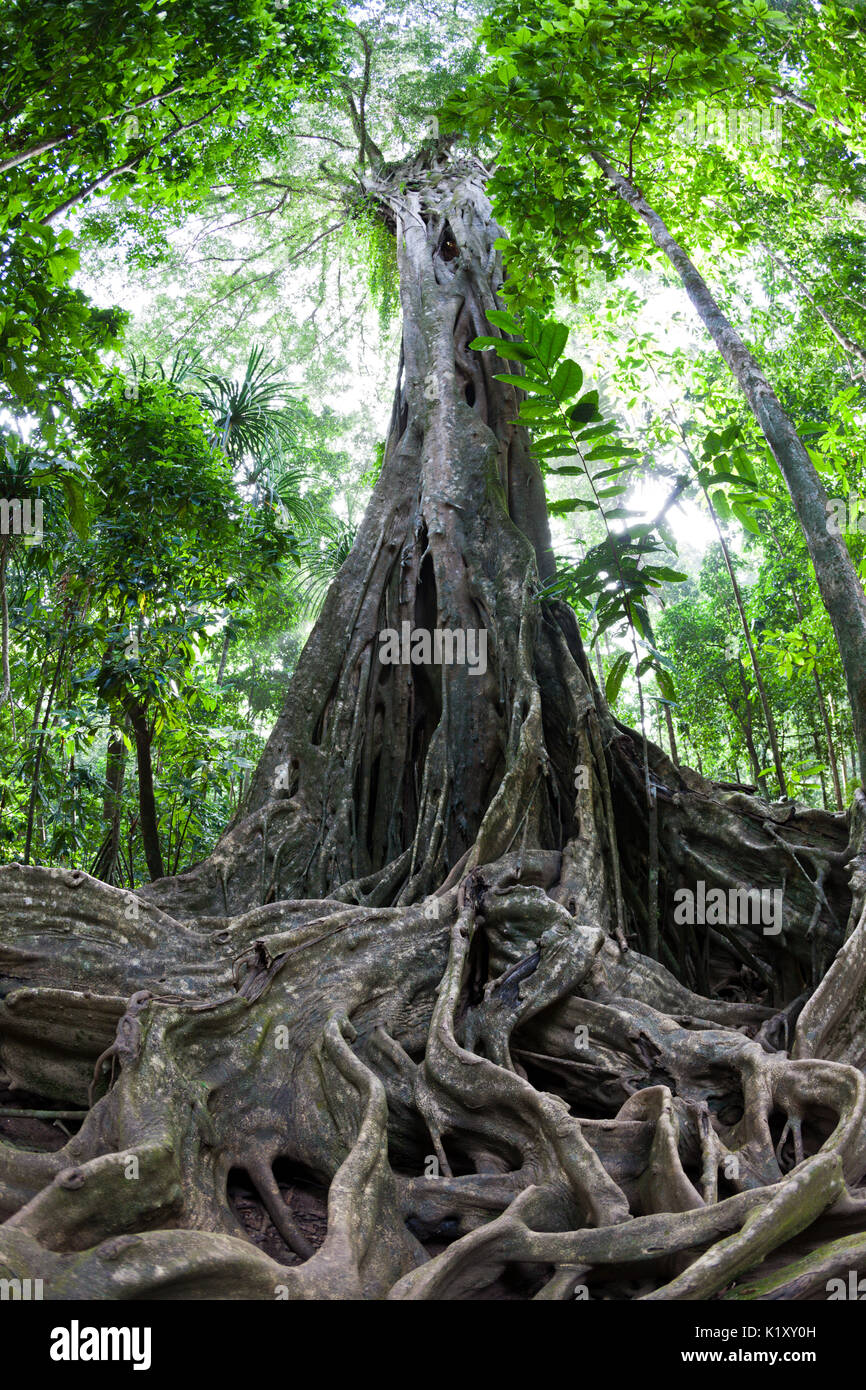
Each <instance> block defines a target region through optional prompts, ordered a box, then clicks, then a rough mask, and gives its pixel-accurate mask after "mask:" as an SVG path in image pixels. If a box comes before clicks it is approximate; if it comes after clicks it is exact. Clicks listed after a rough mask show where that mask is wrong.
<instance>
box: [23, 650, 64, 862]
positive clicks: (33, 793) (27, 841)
mask: <svg viewBox="0 0 866 1390" xmlns="http://www.w3.org/2000/svg"><path fill="white" fill-rule="evenodd" d="M65 658H66V635H65V634H64V637H63V641H62V642H61V644H60V651H59V653H58V656H57V662H56V664H55V667H54V676H53V678H52V681H51V688H50V690H49V691H48V699H47V701H46V705H45V713H44V715H43V716H42V727H41V729H40V731H39V741H38V743H37V745H36V760H35V763H34V766H33V780H32V782H31V785H30V797H29V799H28V802H27V828H26V831H25V835H24V863H25V864H29V863H30V850H31V846H32V844H33V823H34V817H35V814H36V805H37V798H38V796H39V778H40V775H41V773H42V755H43V753H44V751H45V738H46V731H47V729H48V721H49V719H50V718H51V707H52V705H53V704H54V696H55V693H56V691H57V685H58V682H59V680H60V675H61V672H62V670H63V662H64V660H65Z"/></svg>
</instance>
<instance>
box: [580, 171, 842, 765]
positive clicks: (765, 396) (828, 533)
mask: <svg viewBox="0 0 866 1390" xmlns="http://www.w3.org/2000/svg"><path fill="white" fill-rule="evenodd" d="M591 153H592V158H593V159H594V160H595V162H596V164H597V165H598V167H599V168H600V169H601V170H602V172H603V173H604V174H605V176H606V177H607V178H608V179H609V181H610V182H611V184H612V185H613V187H614V188H615V189H616V191H617V193H618V194H619V196H620V198H621V199H622V200H623V202H625V203H626V204H627V205H628V206H629V207H631V208H633V210H634V211H635V212H636V213H637V215H638V216H639V217H640V218H641V219H642V220H643V221H644V222H645V224H646V226H647V227H648V229H649V232H650V235H651V236H652V239H653V241H654V242H655V244H656V246H657V247H658V248H659V250H660V251H662V252H663V254H664V255H665V256H666V257H667V258H668V260H669V261H670V263H671V265H672V266H673V267H674V269H675V270H676V271H677V274H678V275H679V276H680V279H681V280H682V283H683V287H684V289H685V291H686V293H687V294H688V296H689V298H690V300H691V301H692V304H693V305H694V307H695V309H696V310H697V312H698V314H699V315H700V318H701V320H702V322H703V323H704V325H705V327H706V328H707V330H708V332H709V333H710V335H711V336H712V338H713V341H714V342H715V344H716V346H717V347H718V349H719V352H720V353H721V355H722V357H723V358H724V359H725V361H726V362H727V364H728V366H729V367H730V369H731V371H732V372H733V374H734V376H735V378H736V380H737V382H738V383H739V385H740V387H741V389H742V391H743V393H744V395H745V397H746V400H747V401H748V403H749V406H750V408H751V410H752V411H753V413H754V415H755V418H756V420H757V421H758V424H759V425H760V427H761V429H762V431H763V433H764V437H765V438H766V440H767V444H768V445H769V448H770V450H771V452H772V454H773V457H774V458H775V460H776V462H777V463H778V465H779V468H780V470H781V472H782V476H783V477H784V479H785V481H786V483H787V484H788V489H789V491H790V493H791V498H792V500H793V503H794V509H795V511H796V513H797V516H798V518H799V521H800V525H801V526H802V528H803V535H804V536H805V538H806V544H807V546H808V548H809V554H810V555H811V557H812V563H813V565H814V567H815V578H816V579H817V582H818V588H819V590H820V593H821V598H822V600H823V602H824V606H825V608H826V609H827V612H828V614H829V616H830V621H831V623H832V625H833V631H834V633H835V635H836V641H837V643H838V646H839V652H840V654H841V658H842V666H843V669H844V671H845V679H846V681H847V685H848V697H849V700H850V702H851V712H852V717H853V720H854V731H855V742H856V745H857V753H858V759H859V764H860V772H861V778H863V777H866V595H864V593H863V588H862V585H861V583H860V580H859V578H858V575H857V571H856V569H855V567H854V565H853V563H852V560H851V557H850V555H849V554H848V550H847V548H846V546H845V542H844V539H843V538H842V536H841V535H840V534H839V533H838V528H834V525H833V523H832V522H831V519H830V510H831V509H830V505H829V498H828V496H827V493H826V491H825V489H824V485H823V483H822V482H821V479H820V478H819V476H818V473H817V470H816V468H815V465H814V464H813V462H812V460H811V458H810V457H809V454H808V451H807V450H806V447H805V445H804V444H803V442H802V440H801V439H800V438H799V436H798V434H797V432H796V430H795V429H794V426H793V424H792V423H791V420H790V418H789V417H788V415H787V414H786V413H785V411H784V410H783V408H782V406H781V404H780V403H779V401H778V399H777V397H776V395H775V393H774V391H773V389H772V387H771V386H770V383H769V382H768V381H767V378H766V376H765V375H764V373H763V371H762V370H761V367H760V365H759V364H758V362H757V361H756V359H755V358H754V357H753V355H752V354H751V353H750V352H749V350H748V348H747V347H746V345H745V343H744V342H743V340H742V338H741V337H740V335H739V333H738V332H737V330H736V329H735V328H734V326H733V325H732V324H731V323H730V322H729V320H728V319H727V318H726V317H725V315H724V314H723V313H722V311H721V309H720V308H719V305H718V304H717V302H716V300H715V299H714V298H713V295H712V294H711V293H710V290H709V288H708V286H707V284H706V281H705V280H704V279H703V277H702V276H701V275H700V273H699V272H698V270H697V269H696V267H695V266H694V265H693V263H692V261H691V260H690V259H689V257H688V255H687V254H686V252H685V251H684V250H683V248H682V247H681V246H680V245H679V244H678V243H677V242H676V241H675V240H674V238H673V237H672V236H671V233H670V232H669V230H668V228H667V227H666V226H665V224H664V222H663V221H662V219H661V218H660V217H659V215H658V213H656V212H655V211H654V210H653V209H652V208H651V207H650V206H649V204H648V203H647V201H646V199H645V198H644V197H643V195H642V194H641V193H640V192H639V190H638V189H637V188H635V186H634V185H633V184H632V183H630V182H629V180H628V179H626V178H624V177H623V175H622V174H620V173H618V172H617V170H616V169H614V168H613V167H612V166H611V165H610V164H609V163H608V161H607V160H606V159H605V158H604V156H603V155H601V154H599V153H598V152H597V151H592V152H591Z"/></svg>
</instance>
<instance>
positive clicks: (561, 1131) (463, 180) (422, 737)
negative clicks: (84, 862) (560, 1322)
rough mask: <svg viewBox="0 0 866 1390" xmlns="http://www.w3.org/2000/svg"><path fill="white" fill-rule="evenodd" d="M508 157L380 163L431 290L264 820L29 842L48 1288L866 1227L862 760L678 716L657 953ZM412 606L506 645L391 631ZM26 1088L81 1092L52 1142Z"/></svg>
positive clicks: (639, 791)
mask: <svg viewBox="0 0 866 1390" xmlns="http://www.w3.org/2000/svg"><path fill="white" fill-rule="evenodd" d="M483 184H484V174H483V170H482V169H481V168H480V167H479V166H478V165H476V164H475V163H472V162H466V163H463V164H454V165H451V166H447V167H446V166H445V165H444V163H442V164H439V163H437V162H436V161H433V162H432V164H430V163H428V164H426V165H425V164H423V163H421V162H420V161H419V162H418V163H416V164H409V165H406V166H403V167H402V168H399V169H396V170H392V171H390V172H383V173H381V174H380V175H379V176H377V177H371V178H370V179H369V190H368V191H369V196H370V197H371V198H373V199H375V201H376V203H377V205H378V206H379V208H380V210H381V215H382V216H383V217H384V218H385V219H386V221H387V223H388V225H389V226H390V227H391V228H392V229H393V230H394V233H395V236H396V238H397V248H398V257H399V263H400V272H401V293H402V302H403V314H404V333H403V347H402V353H401V361H400V369H399V380H398V385H397V391H396V396H395V402H394V410H393V415H392V420H391V426H390V431H389V436H388V441H387V447H386V453H385V461H384V466H383V469H382V474H381V478H380V480H379V483H378V485H377V487H376V490H375V494H374V497H373V500H372V502H371V505H370V507H369V510H368V513H367V516H366V518H365V520H364V523H363V525H362V528H361V531H360V534H359V537H358V540H357V543H356V546H355V548H354V551H353V553H352V555H351V556H350V558H349V559H348V560H347V562H346V564H345V565H344V566H343V569H342V570H341V571H340V574H339V575H338V577H337V579H336V581H335V582H334V584H333V586H332V589H331V592H330V594H329V596H328V599H327V601H326V603H325V607H324V609H323V612H322V615H321V617H320V620H319V622H318V624H317V625H316V628H315V630H314V632H313V634H312V636H311V638H310V640H309V642H308V644H307V647H306V649H305V651H304V653H303V655H302V657H301V660H300V662H299V665H298V669H297V671H296V673H295V676H294V678H293V680H292V683H291V686H290V688H289V691H288V696H287V700H286V706H285V709H284V711H283V714H282V715H281V717H280V719H279V720H278V722H277V725H276V727H275V729H274V731H273V734H272V736H271V738H270V741H269V743H268V745H267V748H266V750H265V752H264V755H263V757H262V759H261V762H260V764H259V767H258V770H257V772H256V774H255V777H254V779H253V783H252V786H251V790H250V793H249V797H248V799H247V802H246V805H245V807H244V809H243V811H242V813H241V814H240V815H239V817H238V818H237V820H236V822H235V823H234V824H233V825H232V826H231V827H230V828H229V830H228V831H227V833H226V834H225V836H224V837H223V839H222V840H221V841H220V843H219V845H218V846H217V848H216V849H215V851H214V853H213V854H212V855H211V857H210V858H209V859H208V860H207V861H205V862H204V863H203V864H201V865H199V866H197V867H196V868H195V869H193V870H191V871H190V872H188V873H186V874H183V875H181V876H180V877H178V878H173V879H163V880H161V881H159V882H157V883H154V884H150V885H148V886H147V887H146V888H144V889H142V890H141V892H139V893H138V894H135V895H134V894H132V893H128V892H123V891H121V890H119V889H115V888H112V887H110V886H108V885H105V884H102V883H98V882H97V881H96V880H94V879H92V878H90V877H89V876H88V875H87V874H84V873H80V872H69V871H65V870H44V869H35V868H30V867H24V866H20V865H11V866H9V867H7V868H6V869H4V870H2V871H0V911H2V918H0V1067H2V1070H3V1073H4V1077H3V1078H0V1079H5V1084H6V1085H7V1087H15V1088H19V1090H18V1092H17V1094H18V1096H19V1099H18V1100H17V1101H13V1100H12V1099H11V1097H12V1095H14V1094H16V1092H13V1091H9V1090H7V1091H6V1092H5V1093H3V1092H0V1108H3V1107H6V1109H7V1118H5V1119H4V1118H0V1132H2V1133H4V1134H5V1135H6V1136H7V1138H6V1141H5V1142H2V1143H0V1215H2V1216H3V1217H5V1221H4V1222H3V1224H2V1225H0V1264H2V1267H3V1272H4V1274H5V1273H6V1270H7V1268H8V1270H9V1271H10V1273H11V1275H12V1276H15V1275H17V1276H19V1277H28V1276H29V1277H39V1278H42V1279H43V1281H44V1288H45V1296H46V1297H49V1298H69V1297H73V1298H97V1297H98V1298H124V1299H125V1298H136V1297H162V1298H166V1297H168V1298H195V1297H208V1296H210V1297H231V1298H251V1299H256V1298H258V1299H271V1298H275V1297H276V1298H281V1297H287V1298H324V1299H345V1298H350V1299H351V1298H371V1299H376V1298H394V1299H430V1298H460V1297H473V1296H474V1297H496V1296H506V1297H514V1296H517V1297H525V1298H530V1297H538V1298H541V1299H562V1298H569V1297H573V1296H574V1293H575V1290H576V1289H578V1288H580V1290H583V1289H585V1290H588V1292H589V1296H590V1297H593V1298H594V1297H614V1298H624V1299H627V1298H635V1297H648V1298H660V1299H667V1298H704V1297H711V1296H713V1295H714V1294H716V1293H717V1292H719V1291H720V1290H722V1289H725V1288H728V1287H729V1286H731V1285H733V1291H734V1294H735V1295H736V1296H739V1295H741V1294H743V1293H748V1292H749V1291H750V1290H753V1289H754V1287H755V1284H754V1281H755V1280H756V1279H758V1280H763V1281H764V1283H762V1284H761V1285H760V1287H759V1293H760V1294H765V1295H766V1296H770V1295H769V1294H766V1289H772V1290H774V1292H772V1296H779V1295H778V1289H779V1288H781V1289H782V1296H803V1290H804V1289H806V1290H812V1289H813V1288H818V1287H819V1286H820V1288H821V1289H823V1286H824V1282H825V1281H826V1279H827V1278H828V1277H829V1276H830V1274H832V1273H835V1271H836V1267H837V1265H839V1264H840V1262H842V1261H844V1264H845V1268H850V1267H860V1265H859V1264H858V1261H859V1262H860V1263H862V1262H863V1260H864V1251H866V1237H864V1236H859V1237H856V1238H855V1239H854V1243H853V1245H852V1243H851V1240H849V1241H848V1242H847V1243H843V1246H842V1247H839V1246H837V1245H829V1246H828V1245H827V1244H826V1243H827V1242H828V1241H832V1240H833V1239H834V1238H835V1237H837V1236H840V1237H841V1236H850V1235H851V1233H852V1232H854V1233H856V1232H858V1231H863V1229H864V1225H866V1223H864V1217H863V1212H864V1194H863V1192H862V1190H858V1184H860V1183H861V1182H862V1180H863V1177H864V1173H866V1132H864V1124H863V1121H864V1115H866V1082H864V1077H863V1074H862V1070H861V1068H862V1066H863V1064H864V1061H866V1020H864V1007H863V984H864V979H866V919H864V917H863V915H862V909H863V903H864V897H866V859H864V857H863V848H862V847H863V836H864V826H866V802H864V801H862V800H858V802H857V803H856V804H855V807H854V810H853V812H852V814H851V816H850V817H846V816H832V815H828V814H826V813H821V812H817V811H812V810H807V809H805V808H800V807H795V806H794V805H793V804H787V805H774V806H770V805H768V804H767V803H766V802H762V801H760V800H758V799H756V798H752V797H749V796H746V795H743V794H739V793H731V794H724V793H721V792H720V791H719V790H718V789H717V788H715V787H714V786H713V785H712V784H711V783H709V782H707V781H705V780H704V779H703V778H702V777H700V776H698V775H697V774H696V773H693V772H691V771H690V770H688V769H686V768H681V769H677V768H676V767H674V765H673V764H672V763H671V762H670V761H669V760H668V759H667V758H666V757H665V755H664V754H663V753H662V751H661V750H660V749H658V748H656V747H654V746H651V748H650V765H651V772H652V777H653V781H654V784H655V796H656V801H657V805H658V818H659V862H660V901H661V905H662V919H661V927H662V930H661V941H660V947H661V955H662V957H663V960H662V961H655V960H651V959H649V958H647V957H646V956H645V955H643V954H641V948H642V947H645V944H646V939H647V935H648V931H649V925H648V912H647V906H646V902H645V900H644V893H643V887H642V885H644V884H645V883H646V882H647V850H648V833H647V832H648V828H647V824H646V798H645V794H644V786H643V767H642V747H641V741H640V739H639V738H638V737H637V736H636V735H634V734H633V733H632V732H631V731H630V730H628V729H626V728H625V727H624V726H622V725H620V724H618V723H617V721H616V720H615V719H614V718H613V717H612V716H611V714H610V711H609V710H608V709H607V707H606V705H605V703H604V700H603V698H602V695H601V693H600V691H599V689H598V687H597V685H596V683H595V681H594V678H593V675H592V672H591V670H590V667H589V665H588V663H587V661H586V658H585V655H584V653H583V650H582V648H581V643H580V638H579V634H578V630H577V626H576V624H575V621H574V618H573V615H572V614H571V612H570V610H568V609H567V608H566V607H564V606H563V605H561V604H559V603H550V602H547V601H544V600H543V599H542V598H541V596H540V590H541V586H542V583H543V581H544V580H545V579H546V578H547V577H549V576H550V574H551V573H552V569H553V561H552V556H551V550H550V538H549V534H548V529H547V521H546V510H545V504H544V493H543V486H542V481H541V478H540V476H539V473H538V469H537V467H536V465H535V464H534V462H533V460H532V458H531V455H530V452H529V448H528V442H527V439H526V437H525V435H524V434H523V432H522V431H521V430H519V429H518V428H517V427H516V426H515V425H514V424H513V419H514V416H515V414H516V409H515V407H516V400H515V395H514V392H513V390H512V388H510V387H505V386H504V385H502V384H500V383H498V382H496V381H494V380H493V373H494V372H495V371H496V370H497V368H498V367H499V366H500V364H499V363H498V362H497V361H496V360H495V359H494V360H491V357H490V354H475V353H473V352H471V351H470V350H469V349H468V343H469V342H470V341H471V340H472V339H473V338H474V337H475V336H476V335H478V334H481V333H486V332H488V331H489V329H488V325H487V321H486V313H487V311H488V310H489V309H491V308H492V307H494V305H495V303H496V298H495V296H496V291H497V288H498V286H499V283H500V277H501V271H500V267H499V259H498V256H497V253H496V250H495V247H494V241H495V238H496V237H497V236H498V235H500V232H499V229H498V228H497V227H496V225H495V224H494V223H493V221H492V219H491V215H490V208H489V205H488V203H487V201H486V198H485V195H484V189H483ZM403 624H409V625H410V630H412V631H414V630H419V629H420V630H423V631H424V632H428V633H429V632H434V631H436V630H441V631H447V632H449V633H456V632H457V633H462V634H464V637H465V634H466V633H467V631H471V632H472V633H473V634H479V633H484V634H486V663H483V662H481V661H480V660H475V661H474V663H472V662H469V661H467V662H465V663H464V664H452V665H441V664H440V665H437V664H435V663H433V662H428V663H427V664H411V663H410V664H402V663H393V662H387V661H385V660H384V659H383V658H384V657H385V655H386V654H387V649H386V647H384V646H383V644H382V641H381V634H382V633H383V632H388V631H389V630H392V631H394V632H396V633H397V634H399V635H401V636H402V632H403ZM479 643H480V639H479ZM469 650H470V651H471V652H473V653H475V654H476V655H477V654H480V652H481V651H482V650H483V646H481V645H479V646H473V647H470V648H469ZM482 666H484V669H483V670H482ZM698 881H703V882H705V884H706V886H707V888H708V889H709V888H711V887H722V888H724V889H726V890H728V889H737V888H739V887H748V888H756V889H765V890H766V889H769V890H773V889H779V888H783V890H784V913H783V920H782V922H781V923H780V924H779V925H780V927H781V930H779V931H776V930H775V929H773V932H772V933H771V934H768V933H766V932H765V931H764V930H763V929H762V926H761V925H760V924H755V925H749V926H745V925H740V926H735V927H731V926H730V925H729V924H725V923H720V924H711V925H706V926H697V927H694V928H684V927H683V926H681V925H677V922H676V918H675V914H674V913H673V911H672V900H673V894H674V892H675V891H676V890H677V889H678V888H679V887H682V886H691V887H695V886H696V884H697V883H698ZM846 922H847V928H846ZM846 933H847V939H845V938H846ZM843 941H844V944H843ZM807 996H810V997H809V998H808V1002H807V1003H806V1004H805V1007H803V1002H804V999H805V998H806V997H807ZM801 1009H802V1012H800V1013H799V1021H797V1015H798V1012H799V1011H800V1010H801ZM795 1027H796V1031H795ZM792 1057H794V1058H796V1060H792ZM21 1091H23V1092H24V1093H25V1094H24V1098H23V1099H22V1098H20V1093H21ZM10 1105H15V1106H16V1108H17V1109H19V1110H27V1109H30V1110H36V1109H40V1110H45V1109H46V1108H47V1109H50V1108H51V1107H52V1106H55V1107H56V1108H57V1109H58V1110H59V1109H61V1108H62V1109H63V1110H64V1111H68V1110H72V1109H79V1108H80V1110H81V1111H82V1116H81V1119H82V1123H81V1125H80V1128H79V1129H78V1130H77V1132H76V1133H74V1135H73V1136H72V1137H71V1138H70V1139H69V1141H68V1142H67V1143H66V1144H64V1146H63V1147H62V1148H61V1149H59V1150H52V1146H51V1144H50V1142H49V1140H48V1135H49V1134H50V1133H53V1134H55V1135H56V1130H48V1129H47V1128H46V1127H45V1125H44V1122H43V1120H42V1119H40V1118H37V1117H35V1116H32V1115H31V1116H22V1115H19V1116H16V1117H15V1118H8V1107H9V1106H10ZM85 1112H86V1113H85ZM66 1123H69V1121H68V1120H67V1121H66ZM816 1247H820V1248H819V1249H816ZM796 1261H799V1263H795V1262H796ZM744 1281H750V1282H744ZM791 1290H793V1291H794V1292H790V1291H791ZM819 1296H823V1295H819Z"/></svg>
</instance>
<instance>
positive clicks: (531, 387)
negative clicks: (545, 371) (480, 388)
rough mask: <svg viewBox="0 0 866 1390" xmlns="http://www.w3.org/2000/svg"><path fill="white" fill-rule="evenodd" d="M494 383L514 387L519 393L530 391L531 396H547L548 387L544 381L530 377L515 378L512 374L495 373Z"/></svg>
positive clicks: (548, 392) (548, 393)
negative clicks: (499, 382)
mask: <svg viewBox="0 0 866 1390" xmlns="http://www.w3.org/2000/svg"><path fill="white" fill-rule="evenodd" d="M493 379H494V381H504V382H505V385H506V386H516V387H517V389H518V390H519V391H531V392H532V393H533V395H537V396H549V395H550V387H549V386H548V385H547V383H546V382H544V381H538V380H537V379H536V378H534V377H531V376H517V375H516V374H515V373H512V372H495V373H494V378H493Z"/></svg>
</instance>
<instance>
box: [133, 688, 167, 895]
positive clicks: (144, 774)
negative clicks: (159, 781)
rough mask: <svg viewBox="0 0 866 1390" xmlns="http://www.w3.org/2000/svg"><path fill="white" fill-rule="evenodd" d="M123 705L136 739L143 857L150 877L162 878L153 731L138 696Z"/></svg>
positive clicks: (163, 875) (162, 866)
mask: <svg viewBox="0 0 866 1390" xmlns="http://www.w3.org/2000/svg"><path fill="white" fill-rule="evenodd" d="M124 708H125V710H126V716H127V718H128V720H129V723H130V727H131V729H132V732H133V737H134V739H135V757H136V763H137V766H138V810H139V817H140V825H141V843H142V846H143V848H144V859H145V863H146V864H147V871H148V873H149V874H150V877H151V880H154V879H158V878H164V877H165V867H164V865H163V862H162V848H161V846H160V843H159V825H158V817H157V809H156V796H155V794H154V789H153V763H152V761H151V745H152V741H153V735H152V732H151V728H150V724H149V723H148V719H147V712H146V710H145V709H144V707H143V706H142V705H141V704H140V703H139V702H138V701H137V700H135V699H132V698H128V699H127V700H126V701H125V703H124Z"/></svg>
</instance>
